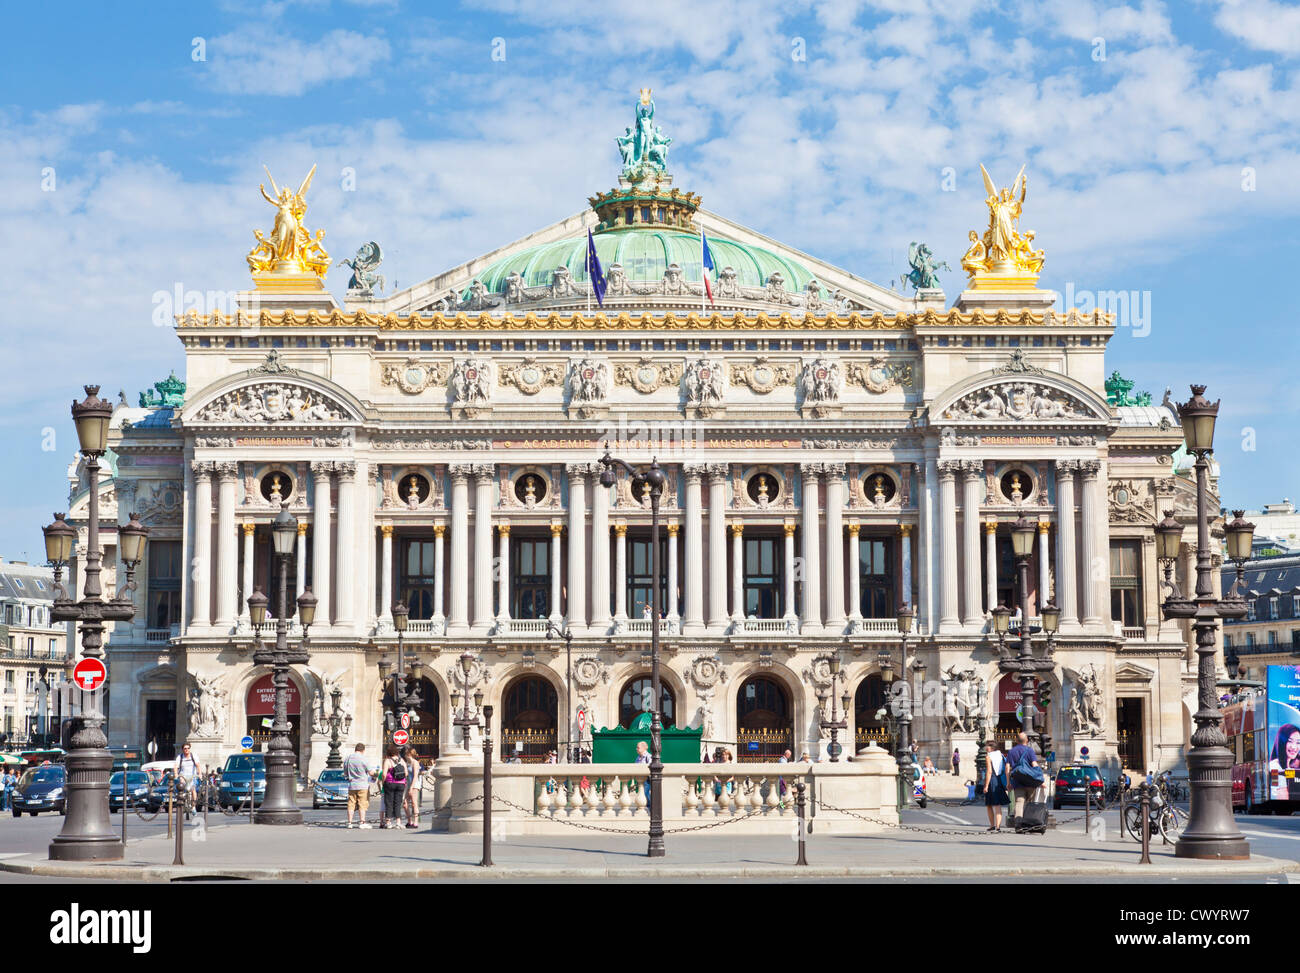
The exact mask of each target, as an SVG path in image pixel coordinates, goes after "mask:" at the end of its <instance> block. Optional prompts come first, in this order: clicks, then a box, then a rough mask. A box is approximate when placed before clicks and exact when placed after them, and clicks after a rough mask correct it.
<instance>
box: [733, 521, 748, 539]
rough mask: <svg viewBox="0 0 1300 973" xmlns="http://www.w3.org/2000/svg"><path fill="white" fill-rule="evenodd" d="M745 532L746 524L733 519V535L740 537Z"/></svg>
mask: <svg viewBox="0 0 1300 973" xmlns="http://www.w3.org/2000/svg"><path fill="white" fill-rule="evenodd" d="M744 533H745V525H744V524H743V523H741V522H740V521H739V520H733V521H732V522H731V536H732V537H740V536H741V535H743V534H744Z"/></svg>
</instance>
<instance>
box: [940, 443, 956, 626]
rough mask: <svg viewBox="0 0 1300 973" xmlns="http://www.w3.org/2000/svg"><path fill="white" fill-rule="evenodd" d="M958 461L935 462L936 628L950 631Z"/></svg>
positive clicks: (953, 622)
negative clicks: (936, 490)
mask: <svg viewBox="0 0 1300 973" xmlns="http://www.w3.org/2000/svg"><path fill="white" fill-rule="evenodd" d="M960 469H961V463H960V462H958V461H957V460H944V461H943V462H941V463H939V630H940V632H942V633H949V632H952V631H953V629H955V628H956V627H957V626H958V625H959V624H960V623H961V619H960V618H959V617H958V615H957V589H958V583H957V485H956V476H957V471H958V470H960Z"/></svg>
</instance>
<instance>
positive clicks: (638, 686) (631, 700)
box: [618, 672, 677, 728]
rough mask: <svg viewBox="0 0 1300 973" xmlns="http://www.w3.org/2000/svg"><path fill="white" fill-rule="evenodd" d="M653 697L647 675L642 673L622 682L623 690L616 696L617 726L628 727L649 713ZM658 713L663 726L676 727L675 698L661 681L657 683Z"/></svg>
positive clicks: (667, 686) (669, 688)
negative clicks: (639, 717) (643, 714)
mask: <svg viewBox="0 0 1300 973" xmlns="http://www.w3.org/2000/svg"><path fill="white" fill-rule="evenodd" d="M653 695H654V693H653V692H652V691H651V686H650V674H649V673H646V672H643V673H641V674H639V675H636V676H633V677H632V678H631V679H628V680H627V681H626V682H624V683H623V689H622V691H621V692H620V693H619V694H618V725H619V726H621V727H625V728H626V727H630V726H631V725H632V721H633V720H634V719H636V718H637V717H638V716H640V715H641V714H642V713H648V712H650V700H651V698H652V697H653ZM659 711H660V713H661V714H662V717H663V725H664V726H676V725H677V698H676V696H674V694H673V691H672V688H671V687H670V686H669V685H668V684H667V683H666V682H664V681H663V680H660V681H659Z"/></svg>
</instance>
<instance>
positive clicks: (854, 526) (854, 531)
mask: <svg viewBox="0 0 1300 973" xmlns="http://www.w3.org/2000/svg"><path fill="white" fill-rule="evenodd" d="M844 529H845V530H847V531H848V532H849V536H850V537H857V536H858V532H859V531H861V530H862V524H861V523H859V522H858V521H856V520H850V521H849V522H848V523H847V524H845V525H844Z"/></svg>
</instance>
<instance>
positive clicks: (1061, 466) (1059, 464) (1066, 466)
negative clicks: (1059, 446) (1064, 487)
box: [1056, 459, 1079, 476]
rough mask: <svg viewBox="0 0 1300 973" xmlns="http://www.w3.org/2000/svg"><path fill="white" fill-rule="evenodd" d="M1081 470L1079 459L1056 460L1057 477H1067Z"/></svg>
mask: <svg viewBox="0 0 1300 973" xmlns="http://www.w3.org/2000/svg"><path fill="white" fill-rule="evenodd" d="M1078 470H1079V461H1078V460H1077V459H1058V460H1056V475H1057V476H1061V475H1063V474H1064V475H1066V476H1069V475H1071V474H1074V473H1077V472H1078Z"/></svg>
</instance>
